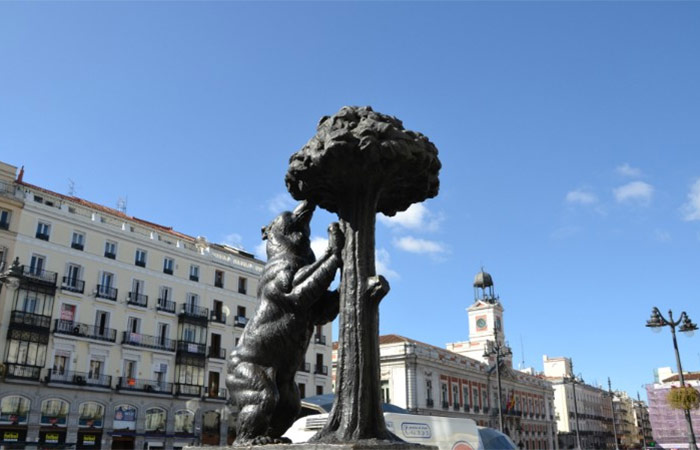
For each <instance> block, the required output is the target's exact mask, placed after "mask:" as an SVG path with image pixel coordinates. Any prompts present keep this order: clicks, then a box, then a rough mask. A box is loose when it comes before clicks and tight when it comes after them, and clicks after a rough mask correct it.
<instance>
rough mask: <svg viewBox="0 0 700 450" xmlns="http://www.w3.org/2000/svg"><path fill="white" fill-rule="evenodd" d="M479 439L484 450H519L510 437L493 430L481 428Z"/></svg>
mask: <svg viewBox="0 0 700 450" xmlns="http://www.w3.org/2000/svg"><path fill="white" fill-rule="evenodd" d="M479 438H480V439H481V443H482V444H483V445H484V450H517V447H516V446H515V445H513V442H512V441H511V440H510V439H508V436H506V435H505V434H502V433H500V432H498V431H496V430H493V429H491V428H479Z"/></svg>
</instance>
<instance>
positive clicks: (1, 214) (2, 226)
mask: <svg viewBox="0 0 700 450" xmlns="http://www.w3.org/2000/svg"><path fill="white" fill-rule="evenodd" d="M9 229H10V211H8V210H6V209H0V230H9Z"/></svg>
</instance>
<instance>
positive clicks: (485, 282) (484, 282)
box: [474, 268, 493, 289]
mask: <svg viewBox="0 0 700 450" xmlns="http://www.w3.org/2000/svg"><path fill="white" fill-rule="evenodd" d="M492 286H493V278H491V274H489V273H488V272H484V269H483V268H482V269H481V272H479V273H477V274H476V276H475V277H474V287H475V288H481V289H486V288H487V287H492Z"/></svg>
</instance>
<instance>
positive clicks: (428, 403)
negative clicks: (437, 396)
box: [425, 398, 435, 408]
mask: <svg viewBox="0 0 700 450" xmlns="http://www.w3.org/2000/svg"><path fill="white" fill-rule="evenodd" d="M425 406H426V407H427V408H432V407H433V406H435V402H434V401H433V399H432V398H427V399H425Z"/></svg>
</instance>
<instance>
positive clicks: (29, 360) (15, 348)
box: [6, 334, 48, 378]
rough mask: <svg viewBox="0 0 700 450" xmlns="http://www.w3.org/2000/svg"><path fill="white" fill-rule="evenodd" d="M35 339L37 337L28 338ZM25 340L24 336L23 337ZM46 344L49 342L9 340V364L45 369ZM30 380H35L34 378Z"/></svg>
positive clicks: (30, 336)
mask: <svg viewBox="0 0 700 450" xmlns="http://www.w3.org/2000/svg"><path fill="white" fill-rule="evenodd" d="M27 337H28V338H29V339H33V338H34V337H35V336H34V335H33V334H32V335H29V336H27ZM22 338H24V336H22ZM46 344H48V342H41V343H40V342H33V341H32V340H16V339H12V338H11V339H9V341H8V343H7V346H8V350H7V360H6V361H7V362H8V363H12V364H19V365H23V366H33V367H43V366H44V364H45V363H46ZM30 378H34V377H33V376H32V377H30ZM37 378H38V374H37Z"/></svg>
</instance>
